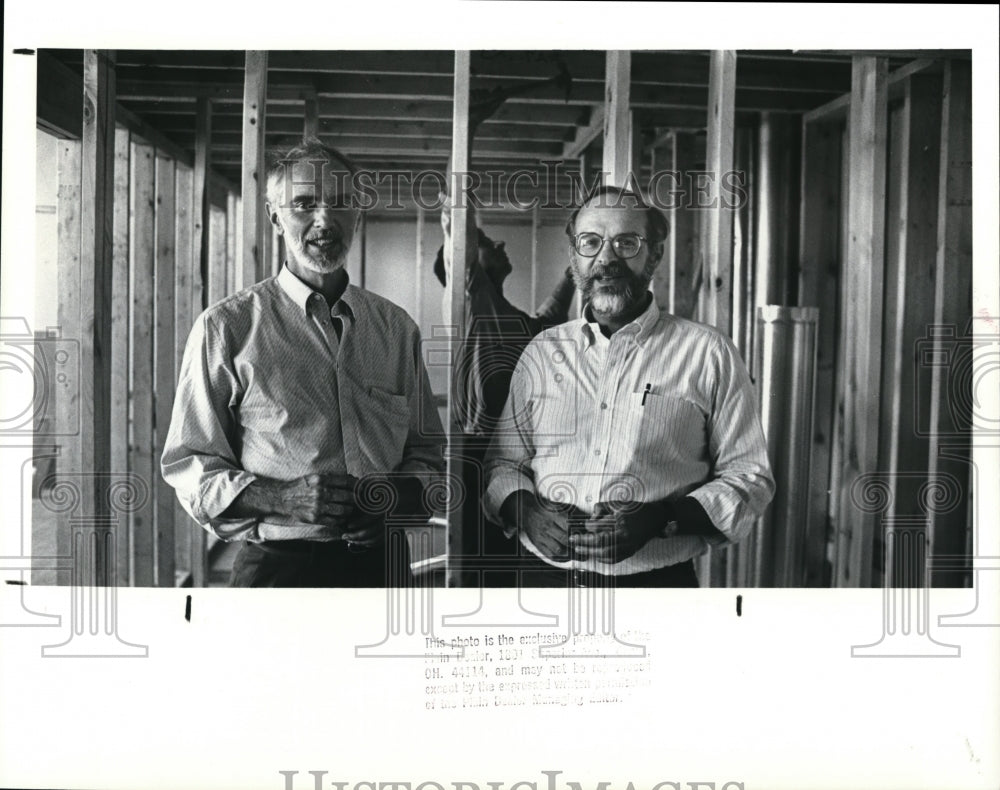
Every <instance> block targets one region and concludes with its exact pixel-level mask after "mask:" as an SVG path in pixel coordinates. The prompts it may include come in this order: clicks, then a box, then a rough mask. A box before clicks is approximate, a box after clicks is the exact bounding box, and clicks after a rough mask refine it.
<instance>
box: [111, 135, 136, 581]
mask: <svg viewBox="0 0 1000 790" xmlns="http://www.w3.org/2000/svg"><path fill="white" fill-rule="evenodd" d="M130 137H131V135H130V133H129V131H128V129H117V130H116V131H115V193H114V198H113V210H114V242H113V246H114V261H113V264H112V269H113V274H112V283H111V471H112V472H114V473H125V472H128V389H129V380H128V379H129V375H128V367H129V365H128V361H129V314H130V309H129V307H130V304H129V302H130V298H131V297H130V293H129V166H130V159H131V140H130ZM129 551H130V546H129V535H128V524H127V523H126V524H125V525H124V526H123V528H122V529H121V530H119V532H118V535H117V538H116V542H115V553H116V555H117V557H116V561H115V567H116V579H117V583H118V585H119V586H121V587H124V586H127V585H128V584H129V582H130V579H131V572H130V567H129V566H130V562H129Z"/></svg>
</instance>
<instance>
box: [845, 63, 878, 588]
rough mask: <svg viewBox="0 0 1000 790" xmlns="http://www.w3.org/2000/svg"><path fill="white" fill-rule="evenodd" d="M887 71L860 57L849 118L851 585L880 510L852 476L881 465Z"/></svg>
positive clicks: (862, 566)
mask: <svg viewBox="0 0 1000 790" xmlns="http://www.w3.org/2000/svg"><path fill="white" fill-rule="evenodd" d="M887 77H888V63H887V60H886V59H885V58H874V57H867V56H855V57H854V58H853V60H852V68H851V107H850V114H849V118H848V132H849V138H850V149H849V155H848V157H849V158H848V167H849V178H850V186H849V188H848V196H847V199H848V239H849V241H848V255H847V269H846V273H845V280H846V288H847V298H846V299H845V301H844V305H845V319H846V320H845V322H844V333H843V334H842V341H843V342H844V343H845V349H846V351H847V354H846V359H845V362H846V366H847V368H846V371H845V374H846V375H845V386H846V392H845V399H844V405H845V408H844V441H845V443H846V446H845V447H844V457H843V459H842V462H843V464H844V472H843V475H842V477H841V492H840V493H841V502H842V507H841V509H840V519H841V528H842V529H844V530H846V531H847V533H848V535H849V536H850V547H849V554H848V569H849V573H850V578H849V579H844V580H843V581H844V583H845V584H848V585H850V586H859V587H868V586H871V584H872V581H873V573H872V559H873V557H872V551H873V546H874V534H875V528H876V523H875V522H876V518H875V514H873V513H868V512H865V511H863V510H862V509H861V508H859V507H858V506H857V505H856V504H855V503H854V502H853V501H851V490H852V486H853V484H854V482H855V481H856V480H857V478H858V477H860V476H861V475H862V474H865V473H867V472H875V471H877V470H878V468H879V453H878V450H879V448H878V438H879V420H880V418H881V409H880V403H879V384H880V379H881V368H882V337H883V334H882V296H883V290H884V277H885V195H886V184H885V178H886V131H887V120H888V119H887V115H888V107H887Z"/></svg>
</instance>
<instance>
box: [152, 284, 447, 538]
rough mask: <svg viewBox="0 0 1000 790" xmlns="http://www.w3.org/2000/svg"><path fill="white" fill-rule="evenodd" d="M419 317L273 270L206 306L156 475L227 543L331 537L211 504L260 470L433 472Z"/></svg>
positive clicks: (436, 431)
mask: <svg viewBox="0 0 1000 790" xmlns="http://www.w3.org/2000/svg"><path fill="white" fill-rule="evenodd" d="M420 342H421V341H420V333H419V330H418V329H417V326H416V324H414V322H413V321H412V320H411V319H410V317H409V316H408V315H407V314H406V312H405V311H404V310H403V309H402V308H400V307H398V306H397V305H395V304H393V303H392V302H389V301H388V300H386V299H383V298H382V297H380V296H376V295H375V294H373V293H370V292H368V291H364V290H362V289H360V288H356V287H355V286H353V285H350V284H349V285H348V286H347V288H346V290H345V291H344V293H343V295H342V297H341V299H340V300H339V301H338V302H337V303H336V304H334V305H333V307H332V308H331V307H329V306H328V305H327V303H326V300H325V299H324V298H323V296H322V295H321V294H319V293H317V292H315V291H313V290H312V289H311V288H310V287H309V286H308V285H306V283H304V282H303V281H301V280H300V279H299V278H298V277H296V276H295V275H294V274H292V272H291V271H290V270H289V269H288V267H287V266H285V267H283V268H282V270H281V272H280V273H279V274H278V275H277V276H276V277H271V278H269V279H267V280H264V281H262V282H260V283H257V284H256V285H253V286H251V287H250V288H247V289H245V290H243V291H241V292H239V293H237V294H234V295H233V296H230V297H228V298H227V299H224V300H222V301H221V302H219V303H218V304H215V305H213V306H212V307H210V308H209V309H208V310H206V311H205V312H203V313H202V314H201V315H200V316H199V317H198V319H197V320H196V321H195V325H194V327H193V329H192V330H191V334H190V336H189V338H188V342H187V346H186V348H185V351H184V361H183V363H182V366H181V372H180V377H179V381H178V385H177V392H176V396H175V400H174V407H173V415H172V418H171V421H170V430H169V432H168V434H167V438H166V442H165V446H164V451H163V458H162V471H163V477H164V479H165V480H166V481H167V482H168V483H169V484H170V485H171V486H173V487H174V489H175V490H176V491H177V496H178V497H179V499H180V501H181V504H182V505H183V506H184V508H185V509H186V510H187V512H188V513H189V514H190V515H191V517H192V518H194V519H195V521H197V522H199V523H200V524H202V525H203V526H205V527H206V528H208V529H209V530H210V531H212V532H214V533H215V534H216V535H218V536H219V537H221V538H223V539H227V540H232V539H234V538H246V539H248V540H251V541H256V540H277V539H291V538H304V539H316V540H324V539H331V537H330V536H329V534H328V533H327V532H325V531H324V530H323V528H321V527H317V526H316V525H312V524H300V523H295V522H290V521H283V520H278V519H273V520H271V521H258V520H256V519H227V518H222V517H221V514H222V513H223V512H224V511H225V510H226V508H228V507H229V505H230V504H231V503H232V501H233V500H234V499H235V498H236V497H237V495H238V494H239V493H240V492H241V491H242V490H243V489H244V488H246V486H248V485H249V484H250V483H251V482H253V481H254V480H255V479H256V477H257V476H258V475H259V476H262V477H269V478H275V479H279V480H293V479H296V478H299V477H302V476H304V475H308V474H316V473H338V472H339V473H345V472H346V473H349V474H351V475H354V476H356V477H359V478H360V477H363V476H365V475H369V474H377V473H398V474H412V475H414V476H416V477H418V478H421V479H423V480H424V481H425V482H427V481H428V480H429V479H430V478H431V477H433V476H434V475H436V474H438V473H440V472H441V471H442V469H443V462H442V454H441V443H442V437H443V430H442V428H441V422H440V420H439V418H438V416H437V411H436V409H435V407H434V402H433V396H432V395H431V390H430V384H429V382H428V379H427V372H426V370H425V369H424V364H423V360H422V356H421V348H420Z"/></svg>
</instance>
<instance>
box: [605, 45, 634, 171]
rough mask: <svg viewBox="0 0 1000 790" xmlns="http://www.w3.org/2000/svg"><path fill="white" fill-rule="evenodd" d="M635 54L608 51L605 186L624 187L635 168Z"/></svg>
mask: <svg viewBox="0 0 1000 790" xmlns="http://www.w3.org/2000/svg"><path fill="white" fill-rule="evenodd" d="M631 80H632V54H631V52H629V51H628V50H618V49H612V50H608V53H607V59H606V68H605V76H604V102H605V104H604V166H603V173H604V177H605V179H606V180H605V182H604V183H605V184H608V185H609V186H624V185H625V183H626V179H627V178H628V171H629V168H630V167H631V165H632V161H631V156H632V129H631V115H630V113H629V87H630V84H631Z"/></svg>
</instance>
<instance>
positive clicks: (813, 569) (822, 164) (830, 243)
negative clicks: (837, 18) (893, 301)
mask: <svg viewBox="0 0 1000 790" xmlns="http://www.w3.org/2000/svg"><path fill="white" fill-rule="evenodd" d="M841 137H842V130H841V129H840V127H834V126H831V125H829V124H816V123H807V122H806V121H805V120H803V122H802V167H801V170H800V177H801V201H802V207H801V210H800V213H799V228H800V230H799V285H798V294H799V298H798V304H799V305H801V306H805V307H818V308H819V327H818V332H817V344H816V401H815V415H814V422H813V425H814V428H813V438H812V464H811V466H810V479H811V482H810V485H809V491H810V505H809V530H810V533H809V534H808V535H807V536H806V569H805V571H806V576H805V578H806V581H805V584H806V586H807V587H827V586H829V580H828V579H827V576H826V555H827V545H826V543H827V540H826V533H827V527H828V525H829V524H830V504H831V501H830V490H831V486H830V471H831V468H832V466H833V458H832V450H833V446H834V442H833V437H834V435H835V434H834V429H833V422H834V409H835V404H836V395H835V393H836V376H835V361H836V353H837V327H838V326H839V325H840V320H841V317H840V306H839V304H838V283H839V280H840V271H841V269H842V260H841V254H840V253H841V245H840V235H839V234H840V205H841V201H842V200H846V195H843V194H842V193H841V178H842V174H841V159H842V153H841Z"/></svg>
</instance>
